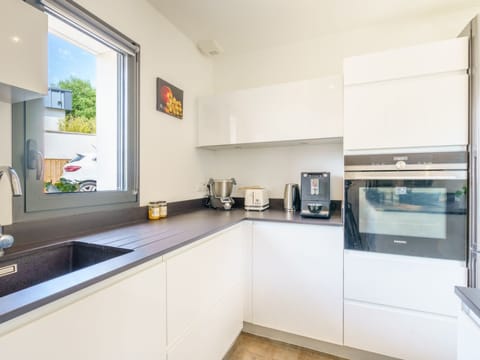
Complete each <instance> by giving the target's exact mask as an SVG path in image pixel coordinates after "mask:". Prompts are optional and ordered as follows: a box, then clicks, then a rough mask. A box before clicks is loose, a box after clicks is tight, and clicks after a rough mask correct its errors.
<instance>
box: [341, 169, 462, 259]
mask: <svg viewBox="0 0 480 360" xmlns="http://www.w3.org/2000/svg"><path fill="white" fill-rule="evenodd" d="M466 241H467V173H466V171H379V172H374V171H373V172H350V173H345V248H346V249H355V250H364V251H374V252H382V253H390V254H402V255H411V256H423V257H432V258H442V259H456V260H465V258H466Z"/></svg>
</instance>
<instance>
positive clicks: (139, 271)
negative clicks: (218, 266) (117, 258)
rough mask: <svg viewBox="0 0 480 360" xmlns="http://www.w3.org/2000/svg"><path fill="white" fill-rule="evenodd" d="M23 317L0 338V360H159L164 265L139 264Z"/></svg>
mask: <svg viewBox="0 0 480 360" xmlns="http://www.w3.org/2000/svg"><path fill="white" fill-rule="evenodd" d="M92 289H94V290H92ZM24 317H25V318H27V319H32V318H35V320H33V321H31V322H29V323H27V324H26V325H23V326H20V327H19V328H17V329H15V330H13V331H12V332H8V333H6V334H2V336H0V347H1V351H0V352H1V357H2V359H12V360H13V359H37V360H64V359H70V360H86V359H88V360H105V359H115V360H131V359H142V360H165V359H166V344H165V342H166V341H165V340H166V319H165V264H164V263H162V262H159V261H158V260H153V261H151V262H150V263H146V264H142V265H140V266H139V267H137V268H133V269H131V270H128V271H127V272H126V273H122V274H120V275H117V276H116V277H113V278H110V279H107V280H105V281H104V282H102V283H98V284H95V285H93V286H92V287H90V288H86V289H84V290H81V291H79V292H78V293H74V294H72V295H70V296H68V297H65V298H62V299H60V300H58V301H56V302H53V303H50V304H48V305H46V306H44V307H42V308H39V309H37V310H34V311H33V312H31V313H27V314H25V315H24ZM16 321H18V322H22V321H23V319H21V318H16V319H14V320H12V322H16ZM7 325H8V324H2V327H4V326H7ZM2 327H0V330H1V329H2Z"/></svg>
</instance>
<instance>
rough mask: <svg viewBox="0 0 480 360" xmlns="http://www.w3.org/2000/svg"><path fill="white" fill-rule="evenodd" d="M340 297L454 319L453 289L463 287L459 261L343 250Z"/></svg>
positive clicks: (456, 303)
mask: <svg viewBox="0 0 480 360" xmlns="http://www.w3.org/2000/svg"><path fill="white" fill-rule="evenodd" d="M344 262H345V273H344V277H345V289H344V297H345V299H350V300H360V301H365V302H371V303H376V304H383V305H390V306H397V307H401V308H407V309H412V310H419V311H427V312H432V313H438V314H444V315H451V316H456V315H457V314H458V311H459V309H460V302H459V299H458V298H457V297H456V296H455V294H454V290H453V289H454V286H456V285H458V286H465V284H466V268H465V266H464V264H463V263H462V262H460V261H454V260H441V259H427V258H417V257H410V256H401V255H390V254H378V253H368V252H359V251H349V250H346V251H345V256H344Z"/></svg>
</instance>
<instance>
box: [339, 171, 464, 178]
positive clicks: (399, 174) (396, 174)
mask: <svg viewBox="0 0 480 360" xmlns="http://www.w3.org/2000/svg"><path fill="white" fill-rule="evenodd" d="M466 179H467V172H466V171H464V170H461V171H355V172H345V180H466Z"/></svg>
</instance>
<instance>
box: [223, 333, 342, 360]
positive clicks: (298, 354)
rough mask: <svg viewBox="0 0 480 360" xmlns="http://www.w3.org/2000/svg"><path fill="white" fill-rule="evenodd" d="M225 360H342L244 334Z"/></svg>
mask: <svg viewBox="0 0 480 360" xmlns="http://www.w3.org/2000/svg"><path fill="white" fill-rule="evenodd" d="M224 360H342V359H340V358H338V357H336V356H332V355H328V354H324V353H320V352H316V351H313V350H310V349H304V348H301V347H299V346H295V345H290V344H285V343H282V342H280V341H274V340H270V339H266V338H263V337H259V336H255V335H251V334H246V333H242V334H240V336H239V337H238V339H237V341H236V342H235V344H234V345H233V347H232V349H231V351H230V352H229V354H228V355H227V357H225V359H224Z"/></svg>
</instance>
